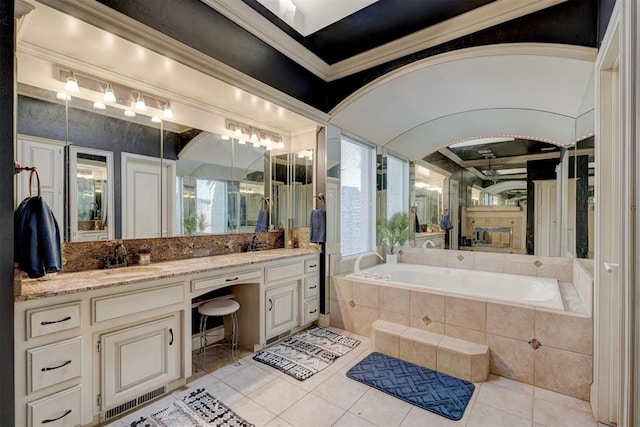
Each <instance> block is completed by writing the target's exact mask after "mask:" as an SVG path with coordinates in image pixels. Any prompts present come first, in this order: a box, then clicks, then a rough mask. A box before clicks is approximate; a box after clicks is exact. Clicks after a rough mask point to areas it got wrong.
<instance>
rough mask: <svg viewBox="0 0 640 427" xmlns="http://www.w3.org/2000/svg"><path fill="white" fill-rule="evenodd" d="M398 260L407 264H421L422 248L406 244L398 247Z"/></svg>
mask: <svg viewBox="0 0 640 427" xmlns="http://www.w3.org/2000/svg"><path fill="white" fill-rule="evenodd" d="M398 262H401V263H407V264H422V248H410V247H408V246H405V247H402V248H400V251H399V253H398Z"/></svg>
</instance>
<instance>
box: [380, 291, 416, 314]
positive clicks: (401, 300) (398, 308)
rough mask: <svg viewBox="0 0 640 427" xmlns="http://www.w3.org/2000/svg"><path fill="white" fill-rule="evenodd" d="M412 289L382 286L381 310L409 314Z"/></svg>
mask: <svg viewBox="0 0 640 427" xmlns="http://www.w3.org/2000/svg"><path fill="white" fill-rule="evenodd" d="M409 294H410V291H409V290H407V289H399V288H393V287H390V286H380V310H384V311H390V312H392V313H398V314H404V315H407V316H408V315H409V311H410V303H409V300H410V299H409Z"/></svg>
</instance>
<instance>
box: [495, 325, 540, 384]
mask: <svg viewBox="0 0 640 427" xmlns="http://www.w3.org/2000/svg"><path fill="white" fill-rule="evenodd" d="M487 345H488V346H489V349H490V351H491V361H490V365H489V371H490V372H491V373H492V374H496V375H501V376H503V377H507V378H511V379H514V380H516V381H521V382H523V383H527V384H533V380H534V377H533V370H534V369H533V367H534V354H533V353H534V352H533V349H532V348H531V347H530V346H529V344H527V342H526V341H520V340H515V339H513V338H506V337H500V336H498V335H492V334H487Z"/></svg>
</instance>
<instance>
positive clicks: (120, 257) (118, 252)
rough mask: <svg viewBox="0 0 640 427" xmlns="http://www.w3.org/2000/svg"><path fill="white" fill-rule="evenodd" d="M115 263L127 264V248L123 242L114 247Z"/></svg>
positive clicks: (119, 264)
mask: <svg viewBox="0 0 640 427" xmlns="http://www.w3.org/2000/svg"><path fill="white" fill-rule="evenodd" d="M113 263H114V264H115V265H118V266H123V265H124V266H126V265H127V248H126V247H125V246H124V244H122V242H120V243H118V244H117V245H115V246H114V247H113Z"/></svg>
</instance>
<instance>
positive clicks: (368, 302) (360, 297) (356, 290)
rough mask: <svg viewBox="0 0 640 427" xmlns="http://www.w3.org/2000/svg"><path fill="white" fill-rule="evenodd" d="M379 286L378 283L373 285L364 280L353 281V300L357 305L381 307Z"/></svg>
mask: <svg viewBox="0 0 640 427" xmlns="http://www.w3.org/2000/svg"><path fill="white" fill-rule="evenodd" d="M379 288H380V286H378V285H371V284H369V283H363V282H357V281H356V282H353V302H355V303H356V305H363V306H365V307H371V308H375V309H377V308H379V301H380V299H379V295H380V292H379Z"/></svg>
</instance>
